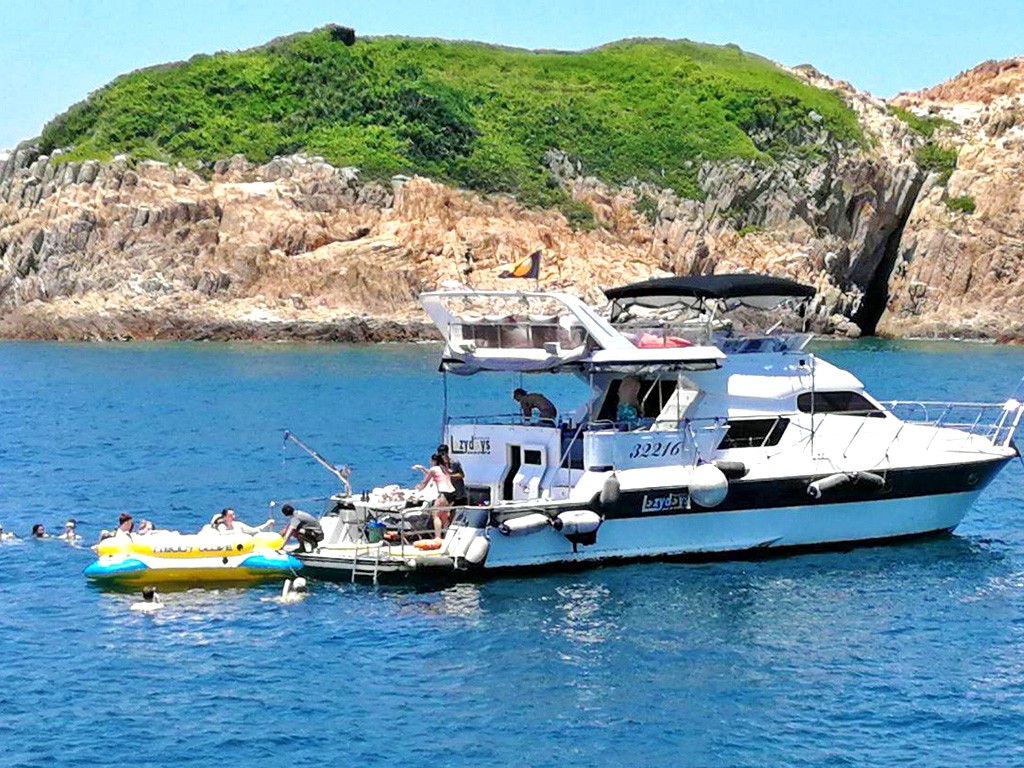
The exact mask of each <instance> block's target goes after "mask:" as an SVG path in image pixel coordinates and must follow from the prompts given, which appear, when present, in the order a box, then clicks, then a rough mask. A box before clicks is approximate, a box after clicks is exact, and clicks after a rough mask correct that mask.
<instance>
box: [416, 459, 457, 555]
mask: <svg viewBox="0 0 1024 768" xmlns="http://www.w3.org/2000/svg"><path fill="white" fill-rule="evenodd" d="M413 469H418V470H420V471H421V472H422V473H423V479H422V480H421V481H420V482H419V483H418V484H417V485H416V490H417V491H422V490H423V489H424V488H426V487H427V486H428V485H430V484H431V483H433V484H434V487H435V488H437V498H436V499H435V500H434V504H433V507H432V508H431V510H430V518H431V521H432V522H433V524H434V537H435V538H438V539H440V538H441V533H442V531H443V530H444V528H445V526H447V525H448V507H450V506H451V505H452V502H453V501H454V500H455V486H454V485H452V479H451V477H450V476H449V474H448V468H447V467H446V466H445V465H444V464H443V463H442V461H441V456H440V455H439V454H437V453H435V454H434V455H432V456H431V457H430V469H427V468H426V467H424V466H423V465H422V464H414V465H413Z"/></svg>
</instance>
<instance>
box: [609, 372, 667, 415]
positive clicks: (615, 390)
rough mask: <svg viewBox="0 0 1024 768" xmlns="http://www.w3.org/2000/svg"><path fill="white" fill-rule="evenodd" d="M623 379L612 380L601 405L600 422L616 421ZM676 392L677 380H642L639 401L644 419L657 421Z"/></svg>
mask: <svg viewBox="0 0 1024 768" xmlns="http://www.w3.org/2000/svg"><path fill="white" fill-rule="evenodd" d="M621 384H622V379H612V381H611V383H610V384H609V385H608V391H607V392H605V395H604V402H603V403H601V410H600V412H599V413H598V415H597V420H598V421H615V412H616V410H617V409H618V407H619V385H621ZM675 391H676V380H675V379H640V394H639V396H638V397H637V400H638V401H639V402H640V413H639V414H638V415H639V416H640V418H642V419H656V418H658V416H659V414H661V412H662V410H663V409H664V407H665V403H667V402H668V401H669V398H671V397H672V395H673V393H674V392H675Z"/></svg>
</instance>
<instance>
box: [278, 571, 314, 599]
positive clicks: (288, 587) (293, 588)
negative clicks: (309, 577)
mask: <svg viewBox="0 0 1024 768" xmlns="http://www.w3.org/2000/svg"><path fill="white" fill-rule="evenodd" d="M308 595H309V588H308V587H307V586H306V580H305V579H304V578H302V577H301V576H296V577H295V578H294V579H285V582H284V586H283V587H282V588H281V602H282V603H297V602H299V601H300V600H305V599H306V597H307V596H308Z"/></svg>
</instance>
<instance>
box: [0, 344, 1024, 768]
mask: <svg viewBox="0 0 1024 768" xmlns="http://www.w3.org/2000/svg"><path fill="white" fill-rule="evenodd" d="M818 351H819V352H820V353H821V354H822V355H824V356H825V357H826V358H828V359H830V360H832V361H834V362H836V363H838V364H839V365H842V366H844V367H848V368H849V369H851V370H852V371H853V372H854V373H855V374H857V375H858V376H859V377H860V378H861V379H862V380H863V381H864V382H865V384H867V385H868V387H869V389H870V390H871V391H872V392H873V393H874V394H875V395H877V396H878V397H880V398H882V399H892V398H907V399H916V400H922V399H936V400H941V399H952V398H955V399H962V400H977V401H1000V400H1003V399H1005V398H1006V397H1007V396H1008V395H1009V393H1010V392H1011V391H1012V390H1013V388H1014V386H1015V385H1016V383H1017V382H1018V380H1019V379H1020V376H1021V375H1022V374H1024V350H1021V349H1013V348H997V347H986V346H979V345H963V344H952V343H945V344H925V343H892V342H876V341H863V342H857V343H847V344H828V345H821V346H819V347H818ZM437 352H438V350H437V348H436V347H433V346H381V347H342V346H297V345H270V346H252V345H220V344H206V345H187V344H181V345H160V344H145V345H142V344H140V345H134V344H132V345H66V344H26V343H3V344H0V523H2V524H3V525H4V526H5V527H6V528H7V529H8V530H15V531H17V532H18V533H19V534H21V535H24V534H26V533H27V531H28V529H29V527H30V526H31V524H32V523H35V522H41V523H43V524H45V525H46V526H47V528H48V529H51V530H56V529H58V528H59V527H60V525H61V524H62V523H63V521H64V519H66V518H67V517H69V516H73V517H75V518H77V519H78V520H79V521H80V525H79V528H80V530H81V532H82V533H83V534H84V536H85V537H86V539H87V543H91V542H92V541H93V540H94V539H95V537H96V535H97V534H98V532H99V530H100V529H101V528H104V527H111V526H112V525H113V524H114V521H115V519H116V516H117V514H118V513H119V512H120V511H123V510H130V511H132V512H133V513H134V514H135V516H136V519H138V518H140V517H150V518H152V519H154V520H155V521H156V522H157V523H159V524H160V525H162V526H168V527H178V528H181V529H198V528H199V526H200V525H202V524H203V523H204V522H206V520H207V519H208V518H209V517H210V516H211V515H212V514H213V513H214V512H216V511H217V510H219V509H220V508H221V507H223V506H225V505H231V506H234V507H235V508H236V509H237V510H238V511H239V514H240V517H242V519H245V520H247V521H249V522H259V521H262V520H263V519H264V518H265V516H266V514H267V510H268V502H269V501H270V500H282V499H285V498H289V499H296V498H297V499H303V500H304V501H302V502H301V503H302V504H303V505H304V506H306V507H307V508H310V509H316V508H317V507H318V506H319V502H317V501H315V500H314V499H315V497H318V496H322V495H324V493H325V492H327V491H330V490H332V489H333V487H334V486H333V485H332V482H333V481H332V478H331V477H330V476H329V475H327V474H326V473H325V472H323V471H322V470H321V469H319V468H318V467H316V466H315V465H314V464H313V463H312V462H310V461H309V460H308V459H307V458H305V457H303V456H302V455H301V454H299V453H298V452H297V451H296V450H294V449H289V450H282V447H281V446H282V440H281V433H282V431H283V430H284V429H290V430H292V431H293V432H295V433H296V434H297V435H299V436H301V437H302V438H304V439H306V440H307V441H308V442H310V443H311V444H312V445H314V446H315V447H316V448H317V449H318V450H320V451H321V452H322V453H323V454H325V455H326V456H328V457H329V458H330V459H331V460H333V461H335V462H339V463H340V462H347V463H351V464H352V465H353V467H354V478H353V483H354V486H355V488H356V489H357V490H358V489H361V488H364V487H365V488H369V487H372V486H373V485H374V484H379V483H381V482H386V481H391V480H398V481H403V482H408V481H410V480H412V479H414V478H415V476H414V474H413V473H412V472H411V471H410V470H409V465H411V464H413V463H416V462H423V460H424V459H425V458H427V457H428V456H429V454H430V452H431V448H432V447H433V446H434V445H435V444H436V441H437V437H438V431H439V428H440V418H441V406H442V403H443V400H444V393H443V390H442V386H441V380H440V378H439V377H438V376H437V375H436V365H437ZM536 381H538V380H536V379H531V380H528V381H527V384H529V385H533V384H534V383H535V382H536ZM516 383H517V382H516V381H514V380H512V379H511V378H508V377H498V376H495V377H491V378H485V377H475V378H473V379H469V380H462V381H453V382H451V384H450V387H449V392H448V394H449V402H450V403H451V406H452V411H453V412H456V411H457V412H467V411H470V412H477V413H501V412H511V410H512V404H511V401H510V400H509V398H508V393H509V391H510V390H511V388H512V387H513V386H514V385H515V384H516ZM542 384H543V386H544V388H545V391H548V392H550V393H554V395H555V399H556V400H559V399H561V400H562V402H563V403H568V401H569V399H570V398H572V397H573V396H578V395H579V387H577V386H575V385H564V384H563V385H559V386H555V384H554V383H553V382H548V381H543V382H542ZM1022 480H1024V472H1022V469H1021V466H1020V464H1019V463H1014V464H1011V465H1010V466H1009V467H1008V468H1007V470H1006V471H1004V472H1003V473H1002V474H1001V475H1000V477H999V478H998V479H997V480H996V482H995V483H994V484H993V485H992V486H991V487H990V488H989V489H988V490H987V492H986V493H985V494H984V496H983V497H982V499H981V500H980V502H979V503H978V504H977V505H976V506H975V508H974V509H973V510H972V511H971V513H970V514H969V515H968V518H967V520H966V521H965V523H964V524H963V526H962V527H961V528H960V529H959V530H958V531H957V533H956V534H955V535H953V536H950V537H945V538H939V539H933V540H928V541H922V542H917V543H912V544H902V545H896V546H887V547H875V548H866V549H855V550H852V551H848V552H842V553H826V554H811V555H802V556H798V557H786V558H778V559H770V560H765V561H757V562H737V563H728V562H726V563H712V564H703V565H692V564H666V563H654V564H640V565H629V566H621V567H609V568H601V569H596V570H591V571H585V572H579V573H571V574H556V575H550V576H541V577H531V578H528V579H519V578H507V579H501V580H494V581H489V582H484V583H481V584H472V585H459V586H453V587H450V588H445V589H439V590H426V589H424V590H415V589H411V588H404V587H378V588H374V587H372V586H367V585H365V584H364V585H355V586H354V585H351V584H331V583H324V582H314V583H313V584H312V594H311V595H310V597H309V598H308V599H307V600H306V601H304V602H303V603H299V604H294V605H281V604H278V603H276V602H274V601H272V600H271V599H270V598H272V597H273V596H274V595H275V594H276V591H277V588H276V587H275V586H263V587H256V588H249V589H225V590H218V591H201V590H192V591H187V592H178V593H169V594H167V595H166V596H165V602H166V603H167V608H166V609H165V610H164V611H163V612H162V613H160V614H159V615H156V616H142V615H138V614H134V613H132V612H130V611H129V610H128V608H129V605H130V603H131V602H132V601H133V600H134V597H133V596H131V595H126V594H118V593H111V592H104V591H102V590H100V589H97V588H95V587H93V586H91V585H89V584H87V583H86V581H85V579H84V578H83V577H82V575H81V570H82V568H83V567H84V566H85V565H86V564H87V563H88V562H90V560H91V557H92V556H91V553H90V551H89V550H88V549H85V548H74V547H71V546H68V545H66V544H64V543H62V542H59V541H44V542H31V541H30V542H22V543H14V544H2V545H0V569H2V571H3V573H2V576H0V765H3V766H37V765H38V766H44V765H45V766H49V765H58V766H96V765H135V766H145V765H153V766H158V765H159V766H163V765H168V766H169V765H175V766H218V767H220V766H223V765H226V764H238V765H289V766H323V765H382V766H384V765H387V766H390V765H407V766H416V765H423V764H432V765H439V766H448V765H450V766H479V765H509V766H520V765H521V766H563V765H622V764H627V765H636V766H645V765H672V766H676V765H679V766H704V765H714V766H764V765H794V766H830V765H835V766H846V765H850V766H893V765H925V766H936V765H971V766H1015V765H1021V764H1024V488H1022Z"/></svg>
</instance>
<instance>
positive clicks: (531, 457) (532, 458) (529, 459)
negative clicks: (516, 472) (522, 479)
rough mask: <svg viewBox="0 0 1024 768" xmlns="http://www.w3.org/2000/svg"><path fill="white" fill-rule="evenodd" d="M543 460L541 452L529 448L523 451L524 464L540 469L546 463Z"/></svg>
mask: <svg viewBox="0 0 1024 768" xmlns="http://www.w3.org/2000/svg"><path fill="white" fill-rule="evenodd" d="M541 458H542V457H541V453H540V451H535V450H532V449H529V448H528V449H526V450H525V451H523V464H532V465H534V466H538V467H539V466H540V465H541V464H543V463H544V462H543V461H541Z"/></svg>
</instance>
